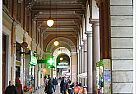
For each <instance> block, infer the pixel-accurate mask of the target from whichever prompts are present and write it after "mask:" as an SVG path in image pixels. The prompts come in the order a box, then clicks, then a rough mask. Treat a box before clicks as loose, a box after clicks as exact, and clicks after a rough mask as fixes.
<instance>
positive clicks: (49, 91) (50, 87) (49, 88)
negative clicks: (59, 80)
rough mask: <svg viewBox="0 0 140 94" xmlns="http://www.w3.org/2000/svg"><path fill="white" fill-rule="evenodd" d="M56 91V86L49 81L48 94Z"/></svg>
mask: <svg viewBox="0 0 140 94" xmlns="http://www.w3.org/2000/svg"><path fill="white" fill-rule="evenodd" d="M53 91H54V86H53V84H52V81H51V79H49V81H48V86H47V94H53Z"/></svg>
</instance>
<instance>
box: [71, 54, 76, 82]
mask: <svg viewBox="0 0 140 94" xmlns="http://www.w3.org/2000/svg"><path fill="white" fill-rule="evenodd" d="M71 76H72V82H76V81H77V53H76V52H72V53H71Z"/></svg>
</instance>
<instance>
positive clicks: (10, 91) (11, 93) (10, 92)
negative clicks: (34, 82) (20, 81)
mask: <svg viewBox="0 0 140 94" xmlns="http://www.w3.org/2000/svg"><path fill="white" fill-rule="evenodd" d="M5 94H18V93H17V89H16V87H15V86H14V85H13V83H12V81H9V86H8V87H7V88H6V90H5Z"/></svg>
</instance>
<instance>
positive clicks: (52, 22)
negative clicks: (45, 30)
mask: <svg viewBox="0 0 140 94" xmlns="http://www.w3.org/2000/svg"><path fill="white" fill-rule="evenodd" d="M53 24H54V20H53V19H52V18H51V0H50V17H49V19H48V20H47V25H48V26H49V27H51V26H53Z"/></svg>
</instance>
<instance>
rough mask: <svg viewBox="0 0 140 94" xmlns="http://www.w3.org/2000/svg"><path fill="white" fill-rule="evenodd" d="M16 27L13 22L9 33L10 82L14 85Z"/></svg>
mask: <svg viewBox="0 0 140 94" xmlns="http://www.w3.org/2000/svg"><path fill="white" fill-rule="evenodd" d="M16 25H17V23H16V22H15V21H13V23H12V33H11V46H12V48H11V80H12V81H13V83H14V84H15V77H16V46H15V45H16Z"/></svg>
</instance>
